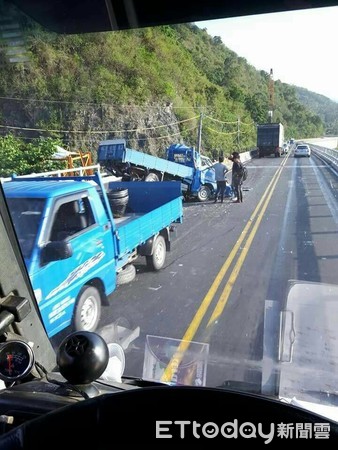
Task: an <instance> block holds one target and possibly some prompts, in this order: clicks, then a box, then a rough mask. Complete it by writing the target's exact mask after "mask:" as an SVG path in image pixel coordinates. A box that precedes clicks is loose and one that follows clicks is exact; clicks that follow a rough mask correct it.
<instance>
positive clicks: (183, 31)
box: [0, 24, 324, 170]
mask: <svg viewBox="0 0 338 450" xmlns="http://www.w3.org/2000/svg"><path fill="white" fill-rule="evenodd" d="M25 35H26V42H27V47H28V49H29V53H30V63H29V64H28V65H25V66H20V65H15V64H9V63H7V64H4V65H3V66H2V69H1V71H0V96H1V97H6V98H9V97H11V98H21V99H29V100H24V101H19V100H18V101H14V100H12V101H10V100H2V101H1V102H0V114H1V117H2V120H1V122H2V124H5V125H11V126H18V127H23V128H27V127H30V128H41V129H45V130H54V136H58V137H59V138H60V139H62V140H63V142H64V143H65V144H71V146H72V147H74V146H76V147H79V146H81V147H82V148H83V147H86V149H93V148H96V145H97V142H98V141H99V140H101V139H102V138H106V137H125V138H127V139H129V142H128V143H129V145H130V146H133V147H134V148H140V149H142V150H144V151H152V152H153V153H157V152H158V151H163V149H164V148H165V147H166V146H167V145H168V144H169V143H172V142H178V141H180V140H182V139H183V140H184V142H185V143H186V144H189V145H196V140H197V127H198V117H196V116H199V115H200V113H203V117H204V119H203V128H202V148H203V151H204V153H209V154H211V153H212V152H213V153H215V151H216V150H217V151H219V150H222V151H225V152H226V153H229V152H230V151H232V150H233V149H234V148H236V147H239V148H240V149H245V148H250V147H254V146H255V145H256V129H255V123H262V122H267V121H268V116H267V110H268V82H269V76H268V74H267V73H265V72H263V71H260V72H259V71H257V70H256V69H255V68H254V67H252V66H251V65H249V64H248V63H247V61H246V60H245V59H244V58H240V57H238V56H237V55H236V54H235V53H234V52H232V51H231V50H229V49H228V48H226V47H225V46H224V45H223V43H222V41H221V39H220V38H219V37H217V36H216V37H211V36H210V35H208V33H207V32H206V30H201V29H199V28H198V27H197V26H196V25H194V24H182V25H177V26H162V27H156V28H147V29H140V30H131V31H119V32H114V33H92V34H88V35H69V36H64V35H56V34H53V33H47V32H45V31H43V30H41V29H40V28H39V27H37V26H36V25H34V26H31V27H29V28H27V29H26V31H25ZM275 104H276V109H275V112H274V121H281V122H282V123H283V124H284V125H285V130H286V138H288V137H291V136H292V137H294V138H297V137H306V136H309V137H312V136H318V135H322V134H323V132H324V126H323V123H322V120H321V119H320V117H318V116H316V115H315V114H313V113H311V112H310V111H309V110H308V109H306V107H304V106H303V105H302V104H301V103H300V102H299V100H298V98H297V94H296V90H295V88H293V87H291V86H289V85H287V84H284V83H281V82H279V81H277V82H276V83H275ZM168 105H169V106H168ZM167 110H169V112H167V113H166V112H165V111H167ZM193 117H196V118H195V119H192V120H187V119H191V118H193ZM215 119H216V120H215ZM185 120H187V121H185ZM175 121H185V122H182V123H180V124H178V125H175V126H173V125H171V126H170V127H169V126H168V128H165V127H164V128H163V127H162V128H161V127H160V126H161V125H165V124H172V123H173V122H175ZM152 127H157V128H154V129H151V128H152ZM146 128H147V129H146ZM126 129H135V130H136V131H134V132H133V133H128V132H124V134H123V133H117V132H115V133H113V132H110V133H108V134H107V133H106V134H101V135H100V134H94V133H92V132H93V131H98V130H126ZM58 130H60V131H59V132H58ZM67 130H71V131H72V132H71V133H64V131H67ZM83 130H85V131H86V133H83V134H81V133H74V131H75V132H76V131H83ZM22 133H24V134H22V135H23V136H24V135H25V136H27V137H31V132H25V131H24V130H23V131H22ZM25 133H26V134H25ZM11 139H14V138H11ZM22 164H24V163H22ZM20 167H21V166H20ZM25 167H26V166H24V167H23V170H26V169H25Z"/></svg>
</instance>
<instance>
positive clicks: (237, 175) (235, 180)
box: [229, 152, 243, 203]
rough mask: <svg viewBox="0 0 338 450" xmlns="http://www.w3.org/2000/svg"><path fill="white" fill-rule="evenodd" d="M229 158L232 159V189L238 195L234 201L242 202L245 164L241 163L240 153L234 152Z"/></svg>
mask: <svg viewBox="0 0 338 450" xmlns="http://www.w3.org/2000/svg"><path fill="white" fill-rule="evenodd" d="M229 159H230V160H231V161H232V189H233V191H234V193H235V195H236V197H237V198H236V200H235V201H234V203H242V202H243V192H242V184H243V172H242V169H243V164H242V163H241V157H240V154H239V153H238V152H233V153H232V155H231V156H230V157H229Z"/></svg>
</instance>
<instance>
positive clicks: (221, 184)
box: [214, 152, 243, 203]
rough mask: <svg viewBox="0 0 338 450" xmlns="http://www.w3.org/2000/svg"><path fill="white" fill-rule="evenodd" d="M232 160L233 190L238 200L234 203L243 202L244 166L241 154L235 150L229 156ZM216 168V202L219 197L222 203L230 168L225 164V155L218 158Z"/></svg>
mask: <svg viewBox="0 0 338 450" xmlns="http://www.w3.org/2000/svg"><path fill="white" fill-rule="evenodd" d="M229 159H230V161H232V182H231V186H232V190H233V192H234V194H235V196H236V200H234V203H242V202H243V192H242V184H243V175H242V168H243V165H242V163H241V158H240V154H239V153H238V152H233V153H232V154H231V156H230V157H229ZM214 169H215V177H216V183H217V189H216V194H215V201H214V202H215V203H216V202H217V199H218V197H220V199H221V203H223V199H224V191H225V188H226V173H227V172H229V169H228V168H227V166H226V165H225V164H224V156H220V157H219V158H218V163H216V164H215V165H214Z"/></svg>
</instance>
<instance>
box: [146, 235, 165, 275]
mask: <svg viewBox="0 0 338 450" xmlns="http://www.w3.org/2000/svg"><path fill="white" fill-rule="evenodd" d="M166 253H167V247H166V244H165V239H164V237H163V236H161V235H158V236H157V238H156V240H155V243H154V247H153V254H152V255H149V256H146V261H147V266H148V268H149V269H150V270H160V269H162V267H163V266H164V262H165V257H166Z"/></svg>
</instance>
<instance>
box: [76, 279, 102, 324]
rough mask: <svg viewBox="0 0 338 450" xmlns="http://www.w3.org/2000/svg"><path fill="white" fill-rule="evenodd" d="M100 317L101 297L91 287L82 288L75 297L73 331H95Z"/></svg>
mask: <svg viewBox="0 0 338 450" xmlns="http://www.w3.org/2000/svg"><path fill="white" fill-rule="evenodd" d="M100 317H101V297H100V293H99V291H98V290H97V289H96V288H95V287H93V286H83V288H82V289H81V290H80V292H79V295H78V297H77V301H76V306H75V311H74V317H73V325H74V329H75V331H95V330H96V328H97V325H98V323H99V321H100Z"/></svg>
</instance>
